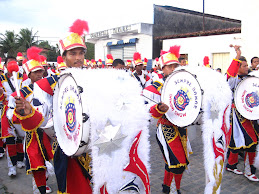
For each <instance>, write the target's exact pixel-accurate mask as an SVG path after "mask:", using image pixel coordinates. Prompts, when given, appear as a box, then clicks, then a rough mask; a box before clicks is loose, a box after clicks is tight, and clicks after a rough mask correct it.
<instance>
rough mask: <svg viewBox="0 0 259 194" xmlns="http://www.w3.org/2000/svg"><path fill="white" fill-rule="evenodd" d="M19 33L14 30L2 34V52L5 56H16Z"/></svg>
mask: <svg viewBox="0 0 259 194" xmlns="http://www.w3.org/2000/svg"><path fill="white" fill-rule="evenodd" d="M17 47H18V45H17V35H16V34H15V33H14V31H6V32H5V34H2V33H1V34H0V54H1V56H2V57H3V56H4V55H5V56H7V55H8V56H10V55H12V56H15V55H16V50H17Z"/></svg>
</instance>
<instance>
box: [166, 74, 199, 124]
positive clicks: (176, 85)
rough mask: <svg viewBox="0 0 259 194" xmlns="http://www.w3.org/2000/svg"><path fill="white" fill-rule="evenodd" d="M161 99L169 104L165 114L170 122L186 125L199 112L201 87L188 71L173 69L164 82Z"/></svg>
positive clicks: (191, 121) (193, 119)
mask: <svg viewBox="0 0 259 194" xmlns="http://www.w3.org/2000/svg"><path fill="white" fill-rule="evenodd" d="M161 101H162V102H163V103H165V104H167V105H168V106H169V110H168V111H167V112H166V114H165V115H166V117H167V119H168V120H169V121H170V122H171V123H173V124H174V125H177V126H179V127H185V126H188V125H190V124H192V123H193V122H194V121H195V120H196V118H197V117H198V115H199V113H200V109H201V103H202V92H201V87H200V85H199V83H198V81H197V80H196V78H195V77H194V76H193V75H192V74H191V73H190V72H188V71H186V70H179V71H175V72H173V73H172V74H171V75H170V76H169V77H168V78H167V79H166V81H165V83H164V86H163V90H162V94H161Z"/></svg>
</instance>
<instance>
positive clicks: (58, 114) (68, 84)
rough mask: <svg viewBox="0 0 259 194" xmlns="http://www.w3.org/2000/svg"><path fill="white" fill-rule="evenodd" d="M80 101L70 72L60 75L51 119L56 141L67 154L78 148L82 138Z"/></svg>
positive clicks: (73, 152)
mask: <svg viewBox="0 0 259 194" xmlns="http://www.w3.org/2000/svg"><path fill="white" fill-rule="evenodd" d="M82 112H83V110H82V101H81V96H80V91H79V89H78V87H77V83H76V81H75V79H74V78H73V77H72V75H71V74H68V73H67V74H63V75H61V77H60V79H59V80H58V83H57V84H56V86H55V91H54V95H53V120H54V129H55V132H56V136H57V140H58V143H59V145H60V147H61V149H62V150H63V151H64V153H65V154H66V155H68V156H71V155H74V154H75V153H76V152H77V150H78V149H79V146H80V142H81V139H82V130H83V129H82V120H83V118H82V117H83V116H82Z"/></svg>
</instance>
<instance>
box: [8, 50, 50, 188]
mask: <svg viewBox="0 0 259 194" xmlns="http://www.w3.org/2000/svg"><path fill="white" fill-rule="evenodd" d="M40 52H41V49H39V48H37V47H31V48H29V49H28V51H27V56H28V59H29V61H27V62H26V63H25V64H24V65H23V68H24V70H25V72H26V74H27V75H28V76H29V74H30V73H31V72H36V71H39V70H41V71H44V68H43V66H42V65H41V63H42V61H41V60H42V57H40V55H39V53H40ZM20 94H21V97H22V98H24V99H26V100H27V101H28V102H30V103H31V102H32V99H33V84H32V83H31V84H30V85H29V86H25V87H23V88H22V89H21V90H20ZM15 96H17V93H16V92H14V93H13V94H12V95H11V96H10V99H9V103H8V107H9V109H8V111H7V117H8V119H9V120H10V121H12V123H13V125H15V126H16V128H18V127H19V128H21V126H20V119H19V116H17V117H16V116H15V113H14V107H15V99H14V97H15ZM17 125H18V126H17ZM23 130H24V131H25V133H26V135H25V159H26V171H27V174H33V178H32V182H33V193H38V192H40V193H46V192H47V193H49V192H51V189H50V188H49V187H47V188H46V169H47V167H46V164H45V161H50V160H51V159H52V158H53V153H52V148H51V144H50V140H49V137H48V136H47V135H46V133H45V132H44V131H43V129H41V128H34V129H30V130H26V129H24V128H23ZM34 185H36V186H34Z"/></svg>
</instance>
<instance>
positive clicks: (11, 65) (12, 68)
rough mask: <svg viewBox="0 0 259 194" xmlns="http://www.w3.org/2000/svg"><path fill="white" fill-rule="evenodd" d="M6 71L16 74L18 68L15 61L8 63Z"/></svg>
mask: <svg viewBox="0 0 259 194" xmlns="http://www.w3.org/2000/svg"><path fill="white" fill-rule="evenodd" d="M7 70H8V71H9V72H10V73H12V72H13V71H15V72H18V71H19V66H18V64H17V62H16V61H10V62H9V63H8V64H7Z"/></svg>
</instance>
